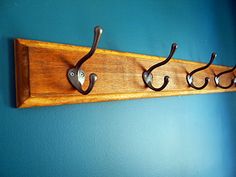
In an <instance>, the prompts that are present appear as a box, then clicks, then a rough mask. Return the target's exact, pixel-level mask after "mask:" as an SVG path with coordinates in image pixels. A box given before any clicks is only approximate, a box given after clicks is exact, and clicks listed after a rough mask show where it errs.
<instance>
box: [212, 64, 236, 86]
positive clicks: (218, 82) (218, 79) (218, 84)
mask: <svg viewBox="0 0 236 177" xmlns="http://www.w3.org/2000/svg"><path fill="white" fill-rule="evenodd" d="M235 69H236V65H235V66H234V67H233V68H231V69H229V70H227V71H224V72H222V73H219V74H217V75H215V77H214V81H215V84H216V86H217V87H220V88H222V89H228V88H230V87H232V86H233V85H234V84H235V83H236V77H234V78H233V79H232V80H231V83H230V84H229V85H228V86H222V85H220V76H221V75H223V74H226V73H230V72H233V71H234V70H235Z"/></svg>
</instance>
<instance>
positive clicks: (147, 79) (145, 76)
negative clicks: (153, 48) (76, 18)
mask: <svg viewBox="0 0 236 177" xmlns="http://www.w3.org/2000/svg"><path fill="white" fill-rule="evenodd" d="M177 47H178V45H177V44H176V43H173V44H172V46H171V51H170V53H169V56H168V57H167V58H166V59H165V60H164V61H162V62H160V63H157V64H155V65H153V66H151V67H150V68H149V69H148V70H147V71H144V72H143V75H142V76H143V81H144V83H145V85H146V86H147V87H149V88H150V89H152V90H154V91H161V90H163V89H164V88H165V87H166V86H167V85H168V83H169V76H165V77H164V83H163V85H162V86H161V87H159V88H156V87H154V86H153V85H152V80H153V76H152V73H151V72H152V71H153V70H154V69H156V68H157V67H160V66H162V65H165V64H166V63H168V62H169V61H170V59H171V58H172V57H173V55H174V53H175V51H176V49H177Z"/></svg>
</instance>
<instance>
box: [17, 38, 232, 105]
mask: <svg viewBox="0 0 236 177" xmlns="http://www.w3.org/2000/svg"><path fill="white" fill-rule="evenodd" d="M88 51H89V48H87V47H80V46H72V45H65V44H56V43H48V42H41V41H32V40H24V39H16V40H15V68H16V100H17V107H21V108H23V107H33V106H51V105H61V104H75V103H86V102H99V101H111V100H125V99H136V98H151V97H162V96H174V95H188V94H206V93H215V92H232V91H236V87H235V86H233V87H231V88H229V89H221V88H217V87H216V86H215V84H214V81H213V78H214V73H215V74H217V73H219V72H222V71H225V70H227V69H229V67H225V66H216V65H211V66H210V67H209V68H208V69H206V70H204V71H201V72H198V73H196V74H195V75H194V84H195V85H197V86H201V85H202V84H203V82H204V78H205V77H206V76H208V77H209V78H210V79H211V81H210V83H209V85H208V86H207V87H206V88H205V89H203V90H195V89H193V88H190V87H189V86H188V84H187V82H186V74H187V73H188V72H191V71H192V70H194V69H196V68H199V67H201V66H203V65H205V64H204V63H198V62H191V61H184V60H176V59H171V61H170V62H169V63H167V64H166V65H164V66H161V67H159V68H157V69H156V70H154V71H153V72H152V73H153V75H154V84H153V85H155V86H156V87H158V86H161V85H162V84H163V77H164V76H165V75H168V76H169V77H170V82H169V84H168V85H167V87H166V88H165V89H164V90H163V91H160V92H155V91H153V90H151V89H149V88H147V87H145V84H144V82H143V80H142V73H143V71H144V70H146V69H148V68H149V67H150V66H152V65H154V64H155V63H157V62H160V61H163V60H164V58H162V57H156V56H147V55H140V54H133V53H125V52H117V51H111V50H103V49H97V50H96V52H95V54H94V55H93V56H92V57H91V58H90V59H89V60H88V61H86V62H85V63H84V64H83V66H82V69H83V70H84V71H85V72H86V75H87V76H88V75H89V74H90V73H91V72H94V73H96V74H97V76H98V80H97V82H96V83H95V87H94V88H93V90H92V91H91V93H90V94H88V95H82V94H81V93H79V92H78V91H77V90H75V89H74V88H73V87H72V86H71V84H70V83H69V81H68V79H67V71H68V69H69V68H71V67H73V66H74V65H75V64H76V63H77V61H78V60H79V59H80V58H82V57H83V56H84V55H85V54H86V53H87V52H88ZM232 76H233V73H229V74H225V75H224V76H222V77H221V83H222V85H228V84H229V83H230V80H231V78H232ZM87 86H88V78H86V81H85V84H84V88H87Z"/></svg>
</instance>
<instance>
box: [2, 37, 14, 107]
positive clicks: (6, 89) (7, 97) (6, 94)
mask: <svg viewBox="0 0 236 177" xmlns="http://www.w3.org/2000/svg"><path fill="white" fill-rule="evenodd" d="M1 43H2V51H5V52H6V53H5V54H3V60H2V61H1V62H2V66H6V67H3V72H2V75H1V77H2V78H1V82H2V83H5V84H2V86H1V87H2V88H1V89H2V91H1V94H2V98H3V104H6V105H7V107H13V108H15V107H16V92H15V65H14V40H13V39H12V38H9V37H2V40H1Z"/></svg>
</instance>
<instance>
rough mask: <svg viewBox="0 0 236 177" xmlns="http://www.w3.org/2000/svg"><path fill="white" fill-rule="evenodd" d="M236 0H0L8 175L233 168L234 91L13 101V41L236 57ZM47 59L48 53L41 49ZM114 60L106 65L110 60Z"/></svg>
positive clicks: (2, 150)
mask: <svg viewBox="0 0 236 177" xmlns="http://www.w3.org/2000/svg"><path fill="white" fill-rule="evenodd" d="M233 8H235V4H233V1H229V0H192V1H189V0H178V1H174V0H172V1H170V0H160V1H157V0H134V1H132V0H129V1H128V0H118V1H111V0H110V1H109V0H104V1H99V0H86V1H75V0H45V1H44V0H42V1H32V0H24V1H22V0H1V1H0V51H1V52H0V72H1V74H0V113H1V114H0V176H1V177H65V176H68V177H78V176H81V177H110V176H112V177H235V176H236V116H235V115H236V104H235V103H236V94H235V93H224V94H208V95H193V96H183V97H182V96H177V97H168V98H155V99H142V100H131V101H116V102H105V103H93V104H78V105H66V106H57V107H41V108H31V109H16V108H15V93H14V92H15V90H14V62H13V48H12V44H13V43H12V41H13V39H14V38H17V37H18V38H27V39H36V40H43V41H52V42H58V43H68V44H75V45H82V46H89V45H90V44H91V40H92V35H93V27H94V26H95V25H98V24H99V25H101V26H102V27H103V28H104V33H103V36H102V40H101V43H100V44H99V47H100V48H105V49H114V50H119V51H128V52H135V53H143V54H148V55H158V56H166V55H167V54H168V52H169V49H170V46H171V43H172V42H177V43H178V44H179V49H178V50H177V52H176V55H175V57H176V58H183V59H188V60H193V61H201V62H207V61H208V59H209V57H210V54H211V52H212V51H216V52H217V53H218V58H217V59H216V60H215V64H222V65H229V66H232V65H234V64H235V63H236V57H235V56H236V50H235V47H236V46H235V44H236V16H235V14H234V13H233V10H234V9H233ZM42 60H43V59H42ZM108 67H109V66H108Z"/></svg>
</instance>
